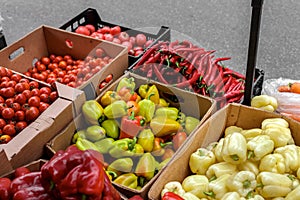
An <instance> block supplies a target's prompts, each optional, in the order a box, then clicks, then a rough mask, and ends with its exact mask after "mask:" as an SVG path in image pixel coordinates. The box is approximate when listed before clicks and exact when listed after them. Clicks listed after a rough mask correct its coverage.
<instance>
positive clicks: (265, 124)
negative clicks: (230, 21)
mask: <svg viewBox="0 0 300 200" xmlns="http://www.w3.org/2000/svg"><path fill="white" fill-rule="evenodd" d="M278 126H279V127H284V128H288V127H289V123H288V122H287V121H286V120H285V119H283V118H267V119H265V120H263V121H262V123H261V128H262V129H263V130H265V129H267V128H269V127H278Z"/></svg>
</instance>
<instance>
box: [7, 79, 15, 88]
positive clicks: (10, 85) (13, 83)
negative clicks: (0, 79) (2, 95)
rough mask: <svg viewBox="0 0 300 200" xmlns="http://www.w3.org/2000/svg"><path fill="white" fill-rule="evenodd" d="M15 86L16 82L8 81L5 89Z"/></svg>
mask: <svg viewBox="0 0 300 200" xmlns="http://www.w3.org/2000/svg"><path fill="white" fill-rule="evenodd" d="M16 84H17V82H16V81H13V80H10V81H8V83H7V87H15V85H16Z"/></svg>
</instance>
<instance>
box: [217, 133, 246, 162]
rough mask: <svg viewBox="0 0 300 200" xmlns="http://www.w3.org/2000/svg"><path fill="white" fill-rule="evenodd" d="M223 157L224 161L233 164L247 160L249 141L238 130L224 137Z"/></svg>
mask: <svg viewBox="0 0 300 200" xmlns="http://www.w3.org/2000/svg"><path fill="white" fill-rule="evenodd" d="M222 157H223V159H224V161H226V162H230V163H232V164H240V163H242V162H245V161H246V160H247V141H246V138H245V137H244V136H243V135H242V134H241V133H238V132H234V133H232V134H230V135H228V136H226V137H225V138H224V144H223V147H222Z"/></svg>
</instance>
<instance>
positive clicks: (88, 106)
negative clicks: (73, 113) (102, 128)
mask: <svg viewBox="0 0 300 200" xmlns="http://www.w3.org/2000/svg"><path fill="white" fill-rule="evenodd" d="M81 109H82V113H83V116H84V118H85V120H86V121H87V122H88V123H89V124H92V125H99V123H101V122H102V121H103V120H104V117H105V116H104V114H103V107H102V106H101V105H100V104H99V103H98V101H96V100H88V101H85V102H84V103H83V105H82V108H81Z"/></svg>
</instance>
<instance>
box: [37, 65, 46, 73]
mask: <svg viewBox="0 0 300 200" xmlns="http://www.w3.org/2000/svg"><path fill="white" fill-rule="evenodd" d="M46 69H47V67H46V65H44V64H40V65H39V66H37V70H38V71H39V72H43V71H46Z"/></svg>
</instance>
